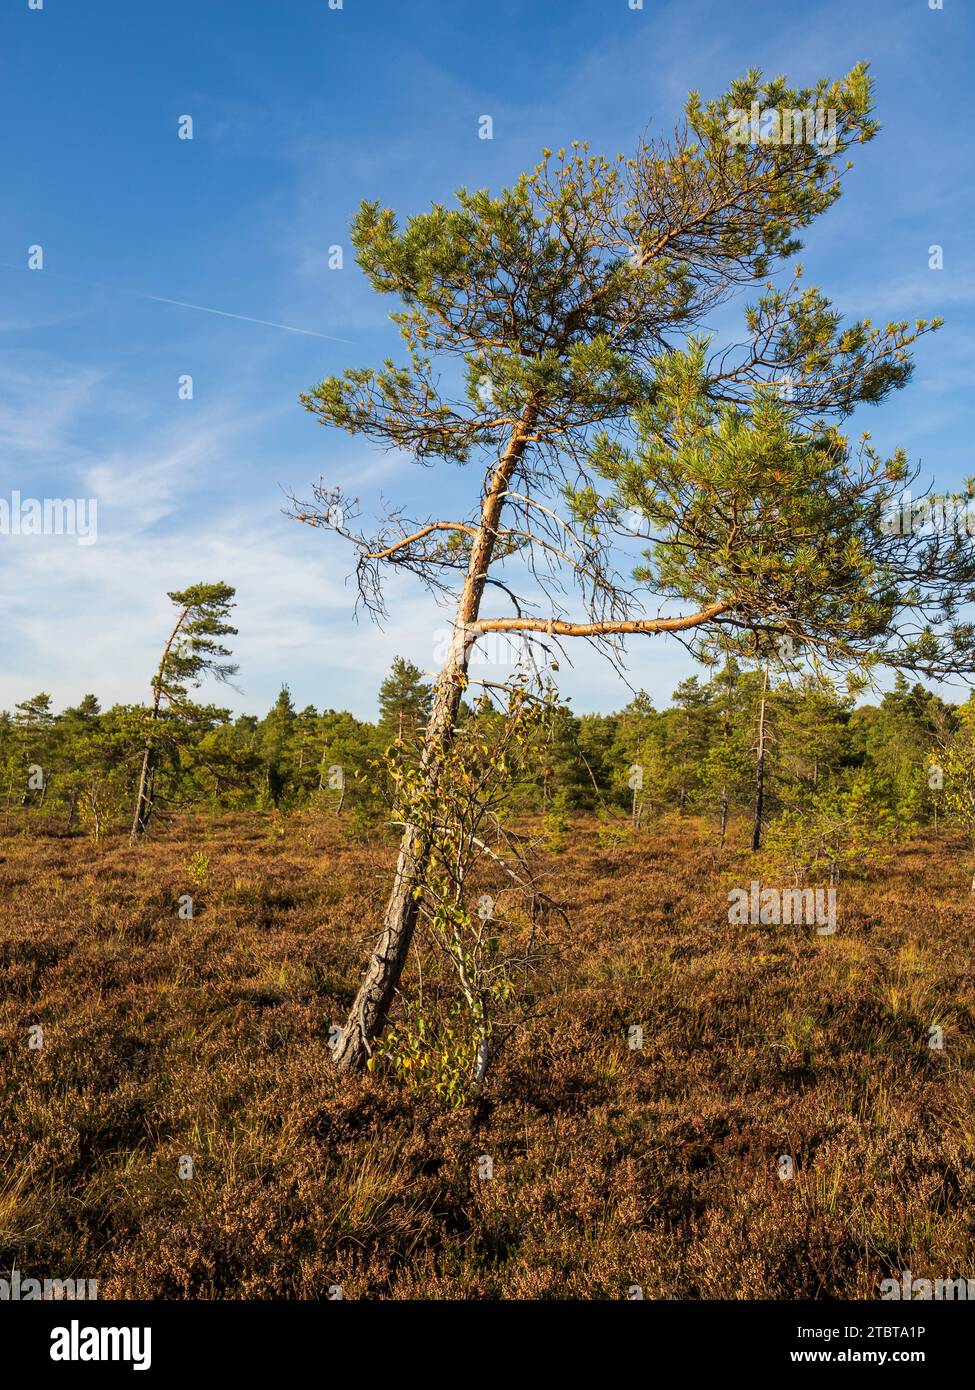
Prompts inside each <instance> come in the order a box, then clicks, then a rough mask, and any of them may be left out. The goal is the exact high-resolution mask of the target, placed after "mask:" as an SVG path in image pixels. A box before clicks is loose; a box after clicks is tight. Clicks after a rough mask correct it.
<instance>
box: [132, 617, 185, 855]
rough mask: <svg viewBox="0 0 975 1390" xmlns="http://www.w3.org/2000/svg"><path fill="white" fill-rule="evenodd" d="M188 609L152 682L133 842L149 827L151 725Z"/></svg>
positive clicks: (152, 764)
mask: <svg viewBox="0 0 975 1390" xmlns="http://www.w3.org/2000/svg"><path fill="white" fill-rule="evenodd" d="M189 612H190V610H189V608H184V609H183V611H182V613H180V615H179V617H178V618H177V619H176V626H175V627H174V628H173V630H172V632H171V633H170V634H169V636H168V638H167V639H166V645H165V647H163V654H162V660H161V661H160V663H159V670H158V671H157V672H156V675H155V678H154V680H153V682H152V712H151V713H150V715H149V723H150V729H149V736H148V737H147V739H146V749H145V753H144V754H143V757H142V772H141V773H140V775H139V794H138V796H137V797H136V799H135V815H134V816H133V817H132V830H131V836H130V838H131V839H132V840H133V841H135V840H138V839H139V838H140V837H141V836H142V835H144V834H145V833H146V829H147V828H148V825H149V817H150V816H151V815H152V775H153V772H154V770H155V762H156V759H155V749H154V747H153V737H152V727H151V726H152V725H153V724H155V722H156V720H157V719H158V718H159V710H160V707H161V705H162V697H163V683H164V681H165V679H166V671H167V662H168V661H169V654H170V652H171V651H172V650H173V643H174V642H175V641H176V638H177V636H178V635H179V630H180V628H181V627H182V626H183V624H184V622H185V621H186V619H187V617H188V615H189Z"/></svg>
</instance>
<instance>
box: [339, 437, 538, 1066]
mask: <svg viewBox="0 0 975 1390" xmlns="http://www.w3.org/2000/svg"><path fill="white" fill-rule="evenodd" d="M533 426H534V413H533V412H532V411H531V410H526V411H525V413H524V414H523V415H522V417H521V419H520V420H519V421H518V424H517V425H516V426H515V428H514V429H513V430H512V433H511V436H510V438H509V440H508V443H507V446H506V448H505V450H504V453H503V454H502V455H501V458H500V459H499V461H498V463H497V466H496V467H495V469H494V472H493V473H492V475H491V480H490V482H489V484H488V487H487V490H486V492H485V494H484V500H483V502H482V504H481V519H480V524H479V526H478V528H477V531H476V533H475V535H474V540H473V544H472V546H471V554H470V559H469V561H468V565H467V575H466V577H465V580H464V587H463V589H462V591H461V595H460V599H459V602H458V604H457V615H456V618H455V620H454V629H453V637H452V641H451V647H450V653H449V655H448V657H447V662H446V664H445V666H444V668H443V670H442V671H441V673H440V676H439V678H438V680H437V684H436V688H435V691H434V698H433V706H432V708H431V711H430V718H429V720H428V722H427V730H426V737H425V740H424V745H423V753H422V757H421V762H420V770H421V773H422V775H423V790H424V792H426V791H429V790H430V789H431V788H435V787H436V785H437V782H438V780H439V776H440V769H441V766H442V763H443V757H444V753H445V752H446V750H447V747H448V745H449V743H450V740H451V738H452V736H453V732H454V727H455V725H456V722H457V711H458V709H459V708H460V701H461V696H462V695H463V692H464V687H465V684H466V676H467V665H468V662H469V660H470V652H471V647H472V646H473V644H474V641H475V640H476V634H473V633H471V632H469V631H468V628H467V625H468V624H469V623H473V622H476V620H477V617H478V614H479V612H480V607H481V598H482V596H483V593H484V585H485V581H486V579H487V572H488V569H489V567H490V564H491V559H492V557H493V554H494V547H495V543H496V541H497V532H498V523H499V521H500V518H501V512H502V510H503V508H504V501H505V497H506V495H507V491H508V484H509V482H510V481H511V478H512V475H513V474H514V472H515V469H516V468H517V466H518V464H519V462H520V461H521V458H522V456H523V454H524V452H525V447H526V445H527V443H528V436H529V435H530V434H531V431H532V428H533ZM428 858H429V847H428V845H427V844H426V843H425V840H424V836H423V834H422V832H421V830H420V828H419V827H417V826H416V825H415V824H413V823H412V822H409V821H408V822H407V825H406V828H405V829H404V831H403V838H402V839H401V841H400V847H399V856H398V858H397V861H396V873H395V876H394V878H393V888H392V892H391V893H390V897H389V902H388V903H387V905H386V913H385V916H384V918H383V929H382V934H381V935H380V937H379V941H378V943H377V945H376V948H375V950H374V951H373V953H372V956H371V957H370V960H369V964H368V965H367V967H366V971H365V974H364V976H363V978H362V983H361V985H360V986H359V993H358V994H357V995H356V998H355V1002H354V1003H353V1005H352V1009H351V1011H350V1013H349V1017H348V1019H347V1020H346V1023H345V1027H344V1028H343V1029H342V1032H341V1035H340V1036H339V1037H338V1039H337V1040H336V1042H335V1044H334V1046H333V1049H332V1057H333V1060H334V1062H335V1065H336V1066H337V1067H338V1068H339V1069H340V1070H342V1071H361V1070H362V1069H363V1068H364V1067H365V1065H366V1062H367V1061H368V1059H369V1054H370V1052H371V1051H372V1047H371V1043H372V1039H373V1038H375V1037H376V1036H377V1035H378V1034H379V1033H381V1032H382V1030H383V1027H384V1026H385V1023H386V1016H387V1013H388V1011H389V1008H390V1005H391V1004H392V1002H393V997H394V995H395V993H396V988H397V986H398V984H399V980H400V976H401V974H402V973H403V966H404V965H405V963H406V956H407V952H408V951H409V949H410V942H411V941H412V940H413V932H414V930H415V928H416V921H417V915H418V912H419V890H420V889H421V888H422V885H423V881H424V876H425V873H426V868H427V863H428Z"/></svg>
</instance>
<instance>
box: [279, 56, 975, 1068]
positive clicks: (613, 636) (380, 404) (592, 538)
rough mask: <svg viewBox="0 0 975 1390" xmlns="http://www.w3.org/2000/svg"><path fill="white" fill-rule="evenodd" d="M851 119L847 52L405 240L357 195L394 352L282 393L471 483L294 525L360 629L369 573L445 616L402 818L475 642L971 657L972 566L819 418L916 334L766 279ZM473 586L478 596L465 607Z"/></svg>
mask: <svg viewBox="0 0 975 1390" xmlns="http://www.w3.org/2000/svg"><path fill="white" fill-rule="evenodd" d="M754 102H757V103H758V105H759V107H760V108H761V109H763V110H768V109H778V110H782V109H784V108H787V109H788V110H790V111H796V110H809V109H813V108H822V109H825V110H826V111H828V112H833V113H835V120H836V124H835V136H834V135H833V132H832V130H831V132H830V134H831V136H832V138H831V140H830V142H829V143H828V144H825V143H819V144H817V143H815V142H810V143H781V144H772V143H768V142H763V141H759V142H755V143H750V144H744V143H739V141H740V139H741V125H740V121H739V117H738V114H737V113H740V112H741V111H747V110H749V109H750V108H751V106H752V103H754ZM871 109H872V92H871V81H870V78H869V76H868V73H867V70H866V68H865V67H864V66H862V65H861V66H858V67H856V68H854V69H853V70H852V71H851V72H850V73H849V75H848V76H847V77H846V78H845V79H844V80H842V81H840V82H829V81H822V82H820V83H819V84H818V85H817V86H816V87H815V88H813V89H810V90H798V91H797V90H792V89H790V88H789V87H788V86H787V83H786V81H785V80H784V79H782V78H776V79H775V80H774V81H771V82H768V83H763V82H762V80H761V75H760V74H758V73H749V74H748V75H747V76H746V77H744V78H743V79H741V80H739V81H737V82H735V83H734V84H733V85H732V86H731V88H730V90H729V91H728V93H727V94H726V95H724V96H722V97H721V98H720V99H718V100H716V101H711V102H708V103H703V102H702V101H701V99H700V97H699V96H698V95H696V94H692V95H691V97H690V98H689V100H688V102H687V105H686V109H685V120H684V121H683V122H682V123H681V125H680V126H679V127H678V129H677V130H676V131H675V133H674V135H673V137H672V138H671V139H670V140H669V141H654V142H644V143H642V144H641V145H640V146H639V148H638V150H637V152H636V154H635V156H634V157H633V158H624V157H623V156H619V157H618V158H616V159H615V160H607V159H605V158H603V157H601V156H596V155H593V154H590V152H589V150H588V147H587V146H586V145H582V146H580V145H579V144H578V143H574V144H573V147H572V150H571V151H570V152H566V151H561V152H559V154H558V155H556V156H552V154H551V153H550V152H548V151H546V152H545V153H544V155H543V159H542V161H541V162H540V163H539V164H538V165H537V166H536V168H535V169H534V170H533V171H532V172H531V173H528V174H524V175H522V176H521V177H520V178H519V179H518V181H517V182H516V183H515V184H514V186H513V187H511V188H508V189H506V190H504V191H502V192H501V193H500V194H498V196H497V197H491V196H490V195H489V193H488V192H486V191H478V192H469V191H467V190H461V191H460V192H459V193H458V194H457V205H456V207H452V208H447V207H444V206H440V205H436V206H434V207H433V208H432V209H431V211H430V212H428V213H425V214H422V215H419V216H416V217H412V218H410V220H409V221H408V222H407V224H406V226H405V228H402V229H401V228H400V227H399V226H398V224H397V221H396V218H395V216H394V214H393V212H392V211H390V210H388V209H385V208H381V207H380V206H379V204H378V203H365V204H363V206H362V207H361V209H360V211H359V213H358V214H357V216H356V218H355V221H354V224H353V228H352V240H353V243H354V245H355V248H356V253H357V259H358V263H359V265H360V266H361V268H362V269H363V271H364V272H365V274H366V275H367V276H368V278H369V280H370V282H371V284H372V286H373V288H374V289H375V290H376V291H377V292H379V293H382V294H389V295H394V296H396V297H397V299H398V300H399V302H400V305H401V308H400V310H399V311H398V312H396V313H394V314H393V315H392V318H393V321H394V322H395V323H396V324H397V325H398V328H399V332H400V334H401V336H402V339H403V341H404V343H405V349H406V360H405V362H404V363H403V364H396V363H394V362H393V361H392V360H387V361H386V362H385V363H384V364H383V366H382V367H381V368H379V369H378V370H373V369H369V368H357V369H354V370H349V371H346V372H345V373H344V374H343V375H342V376H341V377H329V378H328V379H326V380H325V381H323V382H322V383H321V384H320V385H318V386H317V387H315V389H314V390H312V391H310V392H308V393H307V394H305V395H304V396H303V397H302V402H303V404H304V405H305V406H306V408H307V409H308V410H310V411H311V412H313V413H314V414H315V415H316V416H318V418H319V420H320V422H321V423H322V424H325V425H333V426H337V427H338V428H340V429H342V430H345V431H347V432H348V433H350V434H354V435H363V436H365V437H366V438H367V439H369V440H372V441H375V442H377V443H378V444H380V445H382V446H384V447H387V448H390V449H396V450H399V451H402V452H403V453H405V454H407V455H408V456H410V457H412V458H413V459H414V460H415V461H416V462H418V463H421V464H424V465H427V466H429V465H433V464H436V463H438V462H439V463H454V464H466V465H471V466H473V468H474V472H475V478H476V489H475V492H474V495H472V499H471V508H470V510H469V512H468V513H467V514H466V515H461V516H458V517H445V516H439V515H435V514H429V515H426V516H419V517H416V518H415V519H407V518H406V517H405V515H404V514H403V513H402V512H400V511H397V512H394V513H393V514H392V515H390V516H388V517H387V518H386V519H385V521H383V522H381V523H379V524H378V527H377V529H376V530H375V531H374V532H372V533H370V532H368V531H366V530H364V529H363V528H362V526H361V524H360V523H359V521H358V515H359V513H358V507H357V503H356V502H355V501H354V500H352V499H348V498H346V497H345V496H344V495H343V494H342V492H341V490H340V489H335V488H330V487H328V486H327V485H326V483H325V482H324V481H322V482H320V483H319V485H318V486H317V487H316V488H315V497H314V501H313V502H311V503H308V504H301V503H298V502H297V501H296V502H295V504H294V509H293V514H294V515H295V516H296V517H298V518H299V519H300V520H302V521H304V522H307V523H309V524H312V525H324V526H328V527H330V528H332V529H334V530H335V531H337V532H338V533H339V534H340V535H342V536H343V537H345V538H346V539H347V540H349V541H351V543H352V544H353V545H354V546H355V548H356V550H357V552H358V554H357V574H358V580H359V591H360V595H361V598H362V600H363V601H364V603H365V604H366V605H367V607H369V608H370V609H371V610H373V611H374V612H377V613H380V614H381V613H382V612H383V611H384V609H383V590H382V577H383V574H384V573H385V572H388V571H389V570H390V569H392V570H394V571H395V570H399V571H409V572H412V573H413V574H415V575H416V576H417V577H418V578H419V579H420V580H421V581H423V582H425V583H426V584H427V585H428V586H429V587H430V588H431V589H432V590H433V591H434V592H435V593H436V594H437V595H439V596H441V597H443V598H444V599H446V600H447V601H448V602H450V603H451V604H453V605H454V616H453V629H452V630H453V641H452V645H451V647H450V651H449V655H448V657H447V660H446V663H445V665H444V667H443V669H442V671H441V673H440V675H439V678H438V680H437V683H436V688H435V692H434V699H433V705H432V709H431V713H430V718H429V721H428V724H427V729H426V739H425V745H424V752H423V763H422V775H423V779H424V780H423V783H422V796H423V797H424V799H425V801H426V802H427V803H428V802H429V799H430V797H431V796H435V794H436V788H437V782H438V777H439V776H440V775H441V772H442V769H443V767H444V761H445V757H446V756H447V753H448V751H449V748H450V746H451V739H452V734H453V730H454V727H455V723H456V720H457V714H458V707H459V704H460V701H461V697H462V694H463V692H464V689H465V687H466V685H467V683H468V675H467V671H468V664H469V661H470V657H471V651H472V648H473V646H474V644H475V643H476V642H477V641H478V639H479V638H480V637H481V636H482V635H483V634H485V633H489V632H504V633H522V634H526V635H527V640H529V641H532V640H534V641H537V642H540V643H542V644H543V645H546V646H548V647H551V645H553V644H555V645H558V644H561V643H562V641H563V639H568V638H572V637H581V638H585V639H589V640H590V641H591V642H594V643H595V644H597V645H598V646H600V647H601V648H602V649H603V650H604V651H606V653H607V654H608V655H609V656H610V658H611V659H612V660H614V661H618V660H619V658H620V655H621V647H622V641H623V638H624V637H625V636H626V635H628V634H634V635H653V634H659V633H665V632H670V633H673V634H676V635H677V637H678V638H679V639H680V640H682V641H683V642H684V643H685V644H686V645H687V646H688V647H689V648H690V649H691V650H692V651H693V652H694V653H695V654H696V655H698V656H700V657H702V658H703V659H705V660H708V661H709V662H711V663H713V662H715V661H717V660H721V659H722V658H723V657H725V656H728V655H731V656H738V657H741V658H743V659H747V660H748V661H749V662H756V661H765V660H766V659H768V660H771V661H773V662H775V661H776V660H777V659H778V657H779V654H780V652H781V650H782V644H783V642H788V643H789V644H790V646H789V649H790V652H791V651H796V650H797V651H799V652H802V653H805V654H806V655H807V656H808V658H809V659H810V661H811V662H813V663H814V664H815V663H819V664H824V665H828V666H830V667H836V668H846V669H847V670H851V669H852V670H853V671H855V672H857V671H858V672H859V673H860V674H861V675H863V674H865V673H866V672H867V670H868V669H869V668H871V667H872V666H874V665H875V664H876V663H878V662H887V663H891V664H894V665H897V666H902V667H905V668H909V669H913V670H919V671H926V672H929V673H933V672H936V671H950V670H958V669H960V668H962V667H964V666H966V665H967V664H968V663H969V662H970V659H971V653H972V648H973V632H972V629H971V628H970V627H968V626H965V625H962V624H960V623H958V621H957V619H956V616H955V615H956V611H957V606H958V604H959V603H960V602H962V601H964V600H965V599H967V598H969V597H970V596H971V594H972V592H973V586H975V566H973V563H972V560H971V558H970V557H969V554H968V551H967V550H966V549H964V548H963V546H962V544H961V543H960V542H959V541H958V540H957V539H950V538H949V539H946V538H945V537H944V536H943V535H935V536H929V537H924V538H922V537H920V536H918V535H908V536H899V535H893V534H891V530H892V528H890V527H889V526H888V525H887V524H886V516H887V510H888V508H889V506H890V505H891V503H892V499H893V498H894V497H895V496H896V495H897V494H899V493H900V492H901V490H902V489H903V488H904V487H905V486H907V485H908V484H909V483H910V481H911V480H912V478H913V476H914V473H913V471H912V470H911V469H910V468H909V466H908V463H907V460H906V458H905V456H904V455H903V453H901V452H898V453H896V454H895V455H894V456H893V457H891V458H882V457H881V456H879V455H878V454H877V453H876V452H875V451H874V449H873V448H872V446H871V445H870V443H869V439H868V437H867V436H864V437H863V438H862V439H861V440H860V442H859V444H858V445H856V446H855V447H851V445H850V444H849V443H848V442H847V440H846V439H845V438H844V437H843V435H842V434H841V433H840V431H839V428H838V423H839V422H840V421H841V420H842V419H844V418H845V417H847V416H849V415H850V413H851V412H852V411H853V410H854V409H855V408H856V407H857V406H858V405H859V404H860V403H861V402H871V403H876V402H879V401H881V400H882V399H883V398H884V397H885V396H886V395H887V393H888V392H890V391H891V390H892V389H894V388H897V387H901V386H903V385H904V384H905V382H906V381H907V380H908V378H909V376H910V373H911V360H910V347H911V344H912V343H914V341H915V340H916V339H917V338H918V337H919V336H920V335H922V334H924V333H926V332H928V331H930V330H931V329H933V328H936V327H937V326H938V324H937V321H934V322H931V323H927V322H925V321H923V320H922V321H918V322H917V323H916V324H914V325H913V327H912V326H909V325H908V324H906V323H892V324H889V325H887V327H886V328H878V327H875V326H873V325H872V324H871V323H870V321H869V320H864V321H862V322H853V323H849V324H847V325H846V326H842V325H841V322H840V317H839V315H838V314H837V313H836V312H835V311H834V310H833V308H832V307H831V304H830V302H829V300H828V299H826V297H825V296H824V295H823V294H821V293H820V292H819V291H818V290H817V289H814V288H807V287H804V285H803V281H802V278H801V271H800V269H799V268H798V267H794V268H793V269H792V271H791V273H788V270H787V267H786V266H785V262H787V261H788V260H790V258H791V257H793V255H794V254H795V252H796V251H797V250H798V249H799V245H800V243H799V241H798V240H797V237H796V233H797V232H798V231H799V230H800V229H802V228H803V227H806V226H808V225H809V224H810V223H811V222H812V221H813V219H814V218H815V217H817V216H818V215H819V214H820V213H822V212H824V211H826V209H827V208H829V207H830V206H831V205H832V204H833V202H835V200H836V199H837V198H838V197H839V194H840V181H841V174H842V170H843V169H844V168H848V167H849V164H848V162H847V161H846V159H845V156H846V154H847V152H848V150H849V149H850V147H851V146H852V145H854V144H857V143H861V142H863V141H867V140H870V139H872V138H873V136H874V135H875V134H876V132H877V129H878V127H877V124H876V123H875V121H874V120H873V119H872V116H871ZM784 129H785V130H786V131H788V129H789V126H788V124H786V125H785V127H784ZM870 235H874V229H871V231H870ZM776 271H780V272H783V271H786V272H787V273H786V274H785V278H784V282H782V283H777V282H776V281H774V280H771V279H770V278H769V277H770V276H772V275H773V273H774V272H776ZM751 285H756V286H757V291H756V297H755V301H754V303H752V304H750V305H749V306H748V307H747V308H746V310H745V316H744V317H745V332H744V335H743V341H742V342H741V343H740V344H738V345H733V344H729V345H727V346H725V347H724V348H723V350H717V348H716V347H715V346H714V345H713V342H712V338H711V337H710V336H709V335H708V334H707V333H706V332H705V330H704V325H705V323H706V322H707V320H708V318H709V316H711V315H712V314H713V312H714V311H715V309H716V308H717V307H718V306H719V305H721V304H723V303H724V302H725V301H726V300H727V299H728V298H729V296H731V295H732V294H733V293H735V292H736V291H740V290H741V289H742V288H743V287H747V286H751ZM635 550H637V551H639V552H642V560H641V562H640V563H639V565H638V567H637V568H636V570H635V572H634V574H633V575H630V574H624V572H623V570H624V568H625V567H627V566H628V564H631V563H632V561H628V559H627V557H628V554H632V553H633V552H634V551H635ZM488 592H490V593H491V594H492V595H493V596H496V597H497V599H498V608H497V609H494V608H493V605H492V609H491V610H490V611H488V613H486V614H485V613H483V611H482V610H483V608H484V600H485V596H486V594H487V593H488ZM675 609H676V611H675ZM424 824H425V822H423V821H422V819H420V820H418V821H417V822H416V823H411V822H410V818H409V816H408V815H407V817H406V824H405V828H404V831H403V836H402V841H401V845H400V850H399V857H398V861H397V865H396V871H395V878H394V882H393V886H392V892H391V895H390V898H389V903H388V906H387V908H386V914H385V919H384V922H383V924H382V931H381V934H380V936H379V940H378V942H377V944H376V947H375V950H374V951H373V954H372V957H371V959H370V960H369V963H368V966H367V968H366V971H365V974H364V977H363V980H362V984H361V988H360V990H359V993H358V996H357V998H356V1000H355V1002H354V1004H353V1007H352V1010H351V1012H350V1015H349V1018H348V1021H347V1023H346V1025H345V1027H344V1029H343V1030H342V1033H341V1036H340V1039H339V1040H338V1042H337V1045H336V1046H335V1047H334V1049H333V1055H334V1058H335V1061H336V1062H337V1064H338V1065H339V1066H340V1067H341V1068H343V1069H346V1070H358V1069H360V1068H361V1067H363V1065H364V1064H365V1062H366V1061H367V1058H368V1056H369V1054H370V1050H371V1045H372V1040H373V1039H374V1038H375V1037H376V1036H377V1034H378V1033H379V1032H380V1031H381V1029H382V1028H383V1026H384V1024H385V1021H386V1018H387V1013H388V1011H389V1008H390V1006H391V1003H392V1000H393V997H394V993H395V991H396V989H397V984H398V981H399V979H400V975H401V972H402V969H403V965H404V962H405V960H406V956H407V951H408V948H409V945H410V941H411V938H412V935H413V931H414V927H415V925H416V921H417V916H418V903H419V901H420V899H421V898H422V896H423V894H424V891H425V875H426V874H427V871H428V868H429V859H430V849H429V844H428V842H427V836H428V832H427V831H426V830H425V829H424Z"/></svg>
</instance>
